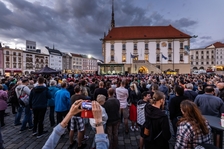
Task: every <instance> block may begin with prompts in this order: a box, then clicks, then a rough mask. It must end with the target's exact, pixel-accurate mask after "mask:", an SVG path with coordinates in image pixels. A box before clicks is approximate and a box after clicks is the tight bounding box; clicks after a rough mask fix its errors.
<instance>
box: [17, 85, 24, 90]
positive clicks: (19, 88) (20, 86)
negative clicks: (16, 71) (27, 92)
mask: <svg viewBox="0 0 224 149" xmlns="http://www.w3.org/2000/svg"><path fill="white" fill-rule="evenodd" d="M25 86H26V85H18V86H17V87H16V90H17V91H22V88H23V87H25Z"/></svg>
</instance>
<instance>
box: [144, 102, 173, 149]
mask: <svg viewBox="0 0 224 149" xmlns="http://www.w3.org/2000/svg"><path fill="white" fill-rule="evenodd" d="M145 118H146V120H147V119H150V120H151V123H152V130H153V133H152V135H153V136H152V138H156V137H157V135H158V134H159V133H160V132H161V131H162V133H161V135H159V136H158V138H156V139H155V140H153V141H150V142H149V141H145V148H146V149H148V148H150V149H169V143H168V141H169V140H170V137H171V133H170V126H169V121H168V116H167V115H166V114H165V113H164V112H163V111H162V110H161V109H158V108H156V107H154V106H152V105H151V104H147V105H146V106H145Z"/></svg>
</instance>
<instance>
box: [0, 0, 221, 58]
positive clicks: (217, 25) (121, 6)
mask: <svg viewBox="0 0 224 149" xmlns="http://www.w3.org/2000/svg"><path fill="white" fill-rule="evenodd" d="M114 3H115V23H116V26H128V25H129V26H130V25H138V26H139V25H169V24H171V25H173V26H174V27H176V28H178V29H180V30H182V31H184V32H185V33H187V34H189V35H198V38H196V39H192V40H191V48H199V47H205V46H207V45H208V44H211V43H213V42H216V41H221V42H224V34H223V33H224V17H223V14H224V9H223V6H224V0H114ZM110 20H111V0H0V42H2V43H3V44H4V45H9V46H10V47H12V48H14V47H17V48H25V46H24V44H25V40H32V41H36V42H37V47H39V48H41V49H42V48H44V46H45V45H46V46H49V47H52V46H53V44H54V46H55V48H57V49H59V50H61V51H64V52H68V51H70V52H73V53H83V54H91V55H93V56H95V57H97V58H102V54H101V51H102V49H101V42H100V40H99V39H100V38H102V37H103V34H104V32H107V31H108V29H109V27H110Z"/></svg>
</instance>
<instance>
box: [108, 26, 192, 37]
mask: <svg viewBox="0 0 224 149" xmlns="http://www.w3.org/2000/svg"><path fill="white" fill-rule="evenodd" d="M175 38H191V36H190V35H187V34H185V33H183V32H181V31H179V30H178V29H176V28H174V27H173V26H171V25H169V26H127V27H115V28H112V30H110V31H109V33H108V35H107V36H106V37H105V38H104V40H129V39H130V40H133V39H175Z"/></svg>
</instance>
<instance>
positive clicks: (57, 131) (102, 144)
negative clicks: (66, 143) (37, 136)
mask: <svg viewBox="0 0 224 149" xmlns="http://www.w3.org/2000/svg"><path fill="white" fill-rule="evenodd" d="M82 102H83V100H77V101H75V103H74V104H72V106H71V108H70V111H69V112H68V114H67V115H66V117H65V118H64V119H63V120H62V122H61V123H60V124H58V125H57V126H56V127H55V128H54V130H53V132H52V133H51V135H50V136H49V138H48V140H47V141H46V143H45V145H44V146H43V148H42V149H53V148H55V147H56V145H57V143H58V141H59V139H60V137H61V135H62V134H64V132H65V130H66V127H67V125H68V122H69V120H70V119H71V118H72V116H73V115H76V114H78V113H80V112H81V111H82V110H83V109H81V108H80V107H81V104H82ZM92 112H93V117H94V119H95V122H96V134H95V143H96V148H97V149H108V148H109V140H108V137H107V134H105V133H104V128H103V122H102V110H101V108H100V104H99V103H98V102H96V101H93V102H92Z"/></svg>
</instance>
